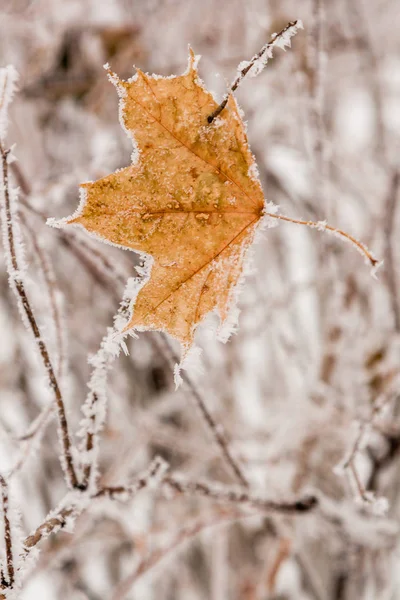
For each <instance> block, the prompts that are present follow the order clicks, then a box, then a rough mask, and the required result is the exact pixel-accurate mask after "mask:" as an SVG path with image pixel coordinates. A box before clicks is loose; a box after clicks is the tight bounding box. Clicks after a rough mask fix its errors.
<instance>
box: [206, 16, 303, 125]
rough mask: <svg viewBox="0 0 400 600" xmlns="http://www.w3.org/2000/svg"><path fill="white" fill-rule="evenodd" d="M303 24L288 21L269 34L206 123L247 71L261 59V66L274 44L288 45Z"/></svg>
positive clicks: (216, 113) (218, 112) (270, 56)
mask: <svg viewBox="0 0 400 600" xmlns="http://www.w3.org/2000/svg"><path fill="white" fill-rule="evenodd" d="M302 28H303V24H302V22H301V21H299V20H297V21H290V22H289V23H288V24H287V25H286V27H284V28H283V29H282V30H281V31H280V32H279V33H274V34H272V36H271V40H270V41H269V42H268V44H265V45H264V46H263V47H262V48H261V50H260V51H259V52H257V54H255V55H254V56H253V58H252V59H251V60H250V61H249V62H246V63H245V65H244V66H243V67H242V68H241V69H240V66H241V65H239V69H240V70H239V72H238V74H237V76H236V78H235V79H234V81H233V82H232V85H231V87H230V90H229V91H228V93H227V94H225V96H224V99H223V100H222V102H221V104H220V105H219V106H218V107H217V108H216V109H215V110H214V112H213V113H211V115H210V116H209V117H207V121H208V123H212V122H213V121H214V119H215V118H216V117H218V115H220V114H221V112H222V111H223V110H224V108H225V106H226V105H227V104H228V100H229V97H230V96H231V95H232V94H233V92H235V91H236V90H237V88H238V87H239V85H240V84H241V83H242V81H243V79H244V78H245V77H246V75H247V73H248V72H249V71H250V70H251V69H252V68H253V67H254V66H255V64H256V63H257V62H258V61H260V60H262V61H263V66H265V64H266V63H267V62H268V59H269V58H272V49H273V48H274V47H275V46H280V47H281V48H284V47H285V46H290V38H291V37H293V36H294V35H295V34H296V33H297V31H298V29H302Z"/></svg>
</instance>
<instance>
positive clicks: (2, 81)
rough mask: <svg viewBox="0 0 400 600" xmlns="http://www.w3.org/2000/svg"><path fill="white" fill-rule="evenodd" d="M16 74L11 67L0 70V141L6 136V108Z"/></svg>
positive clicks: (16, 78) (15, 80)
mask: <svg viewBox="0 0 400 600" xmlns="http://www.w3.org/2000/svg"><path fill="white" fill-rule="evenodd" d="M17 81H18V73H17V71H16V70H15V68H14V67H13V66H12V65H8V66H7V67H3V68H2V69H0V140H1V141H3V140H4V139H5V137H6V135H7V127H8V107H9V105H10V103H11V100H12V98H13V95H14V92H15V90H16V87H17V86H16V82H17Z"/></svg>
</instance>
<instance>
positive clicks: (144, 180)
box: [66, 51, 265, 349]
mask: <svg viewBox="0 0 400 600" xmlns="http://www.w3.org/2000/svg"><path fill="white" fill-rule="evenodd" d="M109 76H110V79H111V81H112V82H113V83H114V85H115V86H116V88H117V90H118V93H119V95H120V97H121V120H122V123H123V125H124V128H125V129H126V131H127V133H128V135H129V136H130V137H132V139H133V141H134V144H135V145H136V146H137V157H136V159H135V160H134V162H133V164H132V165H130V166H128V167H126V168H124V169H122V170H119V171H117V172H115V173H113V174H111V175H108V176H107V177H104V178H102V179H99V180H98V181H95V182H94V183H85V184H83V185H82V186H81V187H82V189H83V191H84V192H83V198H82V202H81V204H80V206H79V208H78V210H77V212H76V213H75V214H74V215H72V217H70V218H68V219H67V220H66V222H67V223H68V224H79V225H80V226H82V227H84V228H85V229H86V230H87V231H88V232H90V233H92V234H95V235H96V236H99V237H100V238H102V239H104V240H107V241H108V242H111V243H112V244H115V245H118V246H122V247H124V248H129V249H131V250H134V251H137V252H139V253H144V254H145V255H148V256H151V257H152V260H153V263H152V267H151V274H150V277H148V278H147V280H145V283H144V285H143V286H142V287H141V289H140V291H139V293H138V295H137V298H136V299H135V302H134V306H132V315H131V319H130V322H129V324H128V326H127V329H139V330H161V331H165V332H168V333H169V334H170V335H172V336H173V337H175V338H177V339H178V340H179V341H180V342H181V343H182V345H183V347H184V349H188V348H189V347H190V346H191V344H192V343H193V336H194V332H195V329H196V327H197V325H198V324H199V323H200V321H201V320H202V319H203V318H204V317H205V315H207V313H209V312H210V311H212V310H215V309H216V310H217V311H218V313H219V316H220V319H221V322H222V323H224V321H226V319H227V317H228V315H229V312H230V309H231V308H232V306H233V305H234V302H235V293H234V292H235V287H236V286H237V283H238V280H239V278H240V276H241V273H242V268H243V260H244V258H245V255H246V251H247V250H248V248H249V246H250V245H251V243H252V241H253V238H254V234H255V231H256V229H257V228H258V227H259V225H260V221H261V218H262V216H263V213H264V209H265V201H264V195H263V192H262V189H261V185H260V182H259V181H258V179H257V178H256V177H255V176H254V172H255V171H256V169H255V163H254V157H253V155H252V154H251V152H250V149H249V146H248V143H247V138H246V132H245V127H244V124H243V121H242V119H241V116H240V114H239V110H238V107H237V104H236V101H235V100H234V99H233V98H232V97H230V99H229V102H228V105H227V107H226V108H225V109H224V110H223V112H222V113H221V115H220V116H219V117H218V118H217V119H215V121H214V122H213V123H212V124H211V125H210V124H208V122H207V117H208V116H209V115H210V114H211V113H212V112H213V111H214V110H215V108H216V107H217V103H216V101H215V100H214V98H213V96H212V94H211V93H210V92H209V91H207V90H206V89H205V88H204V86H203V84H202V83H201V81H200V80H199V79H198V74H197V68H196V60H195V56H194V54H193V52H192V51H190V57H189V67H188V69H187V71H186V73H185V74H183V75H181V76H176V77H160V76H155V75H153V76H149V75H146V74H145V73H143V72H142V71H140V70H138V71H137V73H136V74H135V76H134V77H133V78H132V79H130V80H128V81H122V80H120V79H119V78H118V77H117V76H116V75H115V74H112V73H109Z"/></svg>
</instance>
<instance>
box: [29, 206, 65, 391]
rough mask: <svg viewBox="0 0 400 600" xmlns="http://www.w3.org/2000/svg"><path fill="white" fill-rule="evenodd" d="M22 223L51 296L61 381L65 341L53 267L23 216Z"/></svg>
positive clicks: (58, 371)
mask: <svg viewBox="0 0 400 600" xmlns="http://www.w3.org/2000/svg"><path fill="white" fill-rule="evenodd" d="M21 221H22V223H23V226H24V228H25V229H26V230H27V232H28V233H29V236H30V238H31V242H32V246H33V249H34V251H35V255H36V256H37V258H38V260H39V263H40V267H41V270H42V273H43V278H44V281H45V283H46V287H47V292H48V296H49V302H50V307H51V312H52V318H53V322H54V330H55V337H56V347H57V352H58V357H57V358H58V360H57V377H58V378H59V379H61V377H62V375H63V364H64V340H63V331H62V315H61V313H60V309H59V306H58V301H57V298H56V294H55V289H54V288H55V280H54V273H53V270H52V267H51V265H50V263H49V259H48V257H47V255H46V253H45V251H44V250H43V248H42V246H41V244H40V243H39V240H38V239H37V237H36V235H35V232H34V231H33V229H32V227H31V226H30V225H29V223H28V222H27V220H26V219H25V218H24V217H23V216H22V215H21Z"/></svg>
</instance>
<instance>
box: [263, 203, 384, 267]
mask: <svg viewBox="0 0 400 600" xmlns="http://www.w3.org/2000/svg"><path fill="white" fill-rule="evenodd" d="M265 214H266V216H267V217H270V218H271V219H279V220H280V221H287V222H288V223H295V224H296V225H306V226H307V227H310V228H311V229H318V230H319V231H329V232H330V233H332V234H333V235H336V236H338V237H341V238H344V239H345V240H347V241H348V242H350V243H352V244H353V245H354V246H355V247H356V249H357V250H358V251H359V252H360V253H361V254H362V255H363V256H365V258H366V259H367V260H368V261H369V263H370V264H371V266H372V268H373V269H377V268H378V267H379V266H380V265H381V264H382V263H381V261H379V260H378V259H377V258H375V256H374V255H373V254H372V252H371V251H370V250H368V248H367V247H366V246H365V245H364V244H363V243H362V242H360V241H359V240H356V238H355V237H353V236H352V235H350V234H349V233H346V232H345V231H343V230H342V229H338V228H337V227H332V226H331V225H328V224H327V223H326V221H303V220H302V219H292V218H291V217H286V216H285V215H278V214H274V213H269V212H267V213H265Z"/></svg>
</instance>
